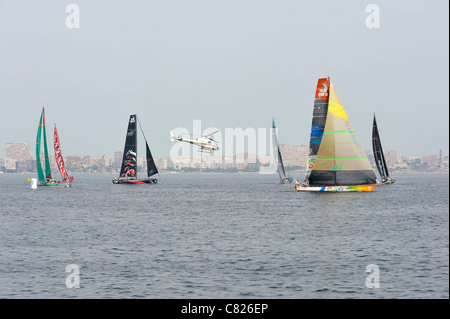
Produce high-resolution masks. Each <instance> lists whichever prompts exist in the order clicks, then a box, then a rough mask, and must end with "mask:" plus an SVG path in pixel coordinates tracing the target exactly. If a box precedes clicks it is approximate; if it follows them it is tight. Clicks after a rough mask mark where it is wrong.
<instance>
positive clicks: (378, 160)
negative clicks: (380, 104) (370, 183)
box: [372, 114, 395, 184]
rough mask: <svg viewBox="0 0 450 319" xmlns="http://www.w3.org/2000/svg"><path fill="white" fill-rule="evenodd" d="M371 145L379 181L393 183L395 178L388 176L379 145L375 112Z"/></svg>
mask: <svg viewBox="0 0 450 319" xmlns="http://www.w3.org/2000/svg"><path fill="white" fill-rule="evenodd" d="M372 147H373V156H374V158H375V164H376V165H377V169H378V173H379V174H380V176H381V183H382V184H393V183H394V182H395V178H391V177H390V176H389V171H388V168H387V164H386V160H385V158H384V153H383V148H382V147H381V140H380V133H379V132H378V126H377V120H376V118H375V114H374V115H373V127H372Z"/></svg>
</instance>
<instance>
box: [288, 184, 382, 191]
mask: <svg viewBox="0 0 450 319" xmlns="http://www.w3.org/2000/svg"><path fill="white" fill-rule="evenodd" d="M295 190H296V191H297V192H373V191H374V190H375V185H352V186H311V187H307V186H296V187H295Z"/></svg>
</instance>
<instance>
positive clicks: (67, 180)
mask: <svg viewBox="0 0 450 319" xmlns="http://www.w3.org/2000/svg"><path fill="white" fill-rule="evenodd" d="M53 137H54V148H55V159H56V164H57V165H58V169H59V173H60V174H61V177H62V182H63V184H64V186H65V187H72V181H73V176H69V174H68V173H67V170H66V166H65V165H64V159H63V156H62V151H61V144H60V143H59V136H58V131H57V130H56V124H55V130H54V134H53Z"/></svg>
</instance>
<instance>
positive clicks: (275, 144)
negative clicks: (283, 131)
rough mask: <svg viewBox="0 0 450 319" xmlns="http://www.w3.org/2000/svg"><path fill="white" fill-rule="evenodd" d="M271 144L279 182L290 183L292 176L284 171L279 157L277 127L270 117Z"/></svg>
mask: <svg viewBox="0 0 450 319" xmlns="http://www.w3.org/2000/svg"><path fill="white" fill-rule="evenodd" d="M272 144H273V156H274V157H275V163H276V165H277V172H278V175H279V176H280V183H282V184H285V183H291V182H292V177H289V176H287V175H286V171H285V169H284V165H283V159H282V158H281V152H280V146H279V145H278V138H277V129H276V127H275V120H274V119H272Z"/></svg>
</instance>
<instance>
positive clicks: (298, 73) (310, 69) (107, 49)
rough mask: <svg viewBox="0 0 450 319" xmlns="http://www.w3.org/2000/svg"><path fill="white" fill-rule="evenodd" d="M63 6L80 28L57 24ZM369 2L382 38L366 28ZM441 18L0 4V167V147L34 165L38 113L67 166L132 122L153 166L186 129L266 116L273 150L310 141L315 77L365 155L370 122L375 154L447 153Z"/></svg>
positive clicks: (294, 9)
mask: <svg viewBox="0 0 450 319" xmlns="http://www.w3.org/2000/svg"><path fill="white" fill-rule="evenodd" d="M71 3H74V4H77V5H78V6H79V8H80V28H79V29H69V28H67V27H66V23H65V21H66V18H67V16H69V13H66V11H65V10H66V6H67V5H69V4H71ZM370 3H375V4H377V5H378V6H379V8H380V28H373V29H369V28H367V27H366V24H365V21H366V18H367V16H368V15H369V13H366V6H367V5H368V4H370ZM448 11H449V3H448V1H447V0H433V1H376V0H375V1H372V0H371V1H368V2H364V1H361V0H354V1H332V0H324V1H297V0H284V1H283V0H281V1H274V0H271V1H269V0H239V1H237V0H226V1H224V0H215V1H211V0H172V1H161V0H159V1H101V0H96V1H87V0H85V1H81V0H71V1H56V0H53V1H45V0H43V1H31V0H27V1H20V0H0V105H1V114H0V157H4V156H5V146H6V145H5V144H6V143H18V142H26V143H29V144H30V145H31V146H32V153H33V154H34V145H35V139H36V132H37V125H38V122H39V116H40V112H41V108H42V106H45V107H46V117H47V134H48V135H49V136H50V138H49V140H53V138H52V137H51V133H52V129H53V123H56V125H57V127H58V131H59V134H60V140H61V143H62V147H63V154H64V155H79V156H84V155H92V156H94V157H101V156H102V155H103V154H107V155H110V156H112V155H113V153H114V152H115V151H118V150H123V146H124V142H125V132H126V126H127V122H128V118H129V115H130V114H131V113H137V114H138V116H139V118H140V121H141V124H142V126H143V129H144V132H145V134H146V137H147V140H148V141H149V144H150V148H151V150H152V152H153V154H154V155H155V156H159V157H160V156H169V152H170V149H171V147H172V146H173V145H174V144H173V143H171V142H170V141H169V130H172V129H174V128H177V127H185V128H187V129H188V130H190V131H192V125H193V124H192V123H193V120H201V121H202V128H203V129H206V128H208V127H217V128H218V129H220V130H221V131H222V132H223V131H224V130H225V128H237V127H241V128H243V129H246V128H255V129H257V128H263V127H266V128H269V127H270V124H271V119H272V116H274V117H275V121H276V123H277V126H278V129H279V136H280V142H281V143H284V144H290V145H300V144H307V143H309V134H310V129H311V117H312V110H313V102H314V93H315V87H316V84H317V79H318V78H320V77H326V76H330V77H331V81H332V83H333V84H334V86H335V88H336V90H337V93H338V95H339V97H340V100H341V102H342V104H343V105H344V107H345V109H346V111H347V113H348V116H349V118H350V120H351V122H352V124H353V127H354V129H355V130H356V133H357V135H358V137H359V139H360V141H361V144H362V145H363V147H364V148H366V149H371V125H372V117H373V113H375V114H376V116H377V120H378V124H379V126H380V131H381V138H382V143H383V148H384V149H385V150H391V149H393V150H397V151H399V152H401V153H402V154H404V155H410V156H421V155H428V154H437V153H438V151H439V148H441V147H443V148H444V149H445V151H444V153H445V155H448V150H449V141H448V140H449V124H448V121H449V97H448V86H449V33H448V30H449V15H448ZM267 138H269V137H267ZM51 153H53V151H51ZM142 154H144V153H142Z"/></svg>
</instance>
